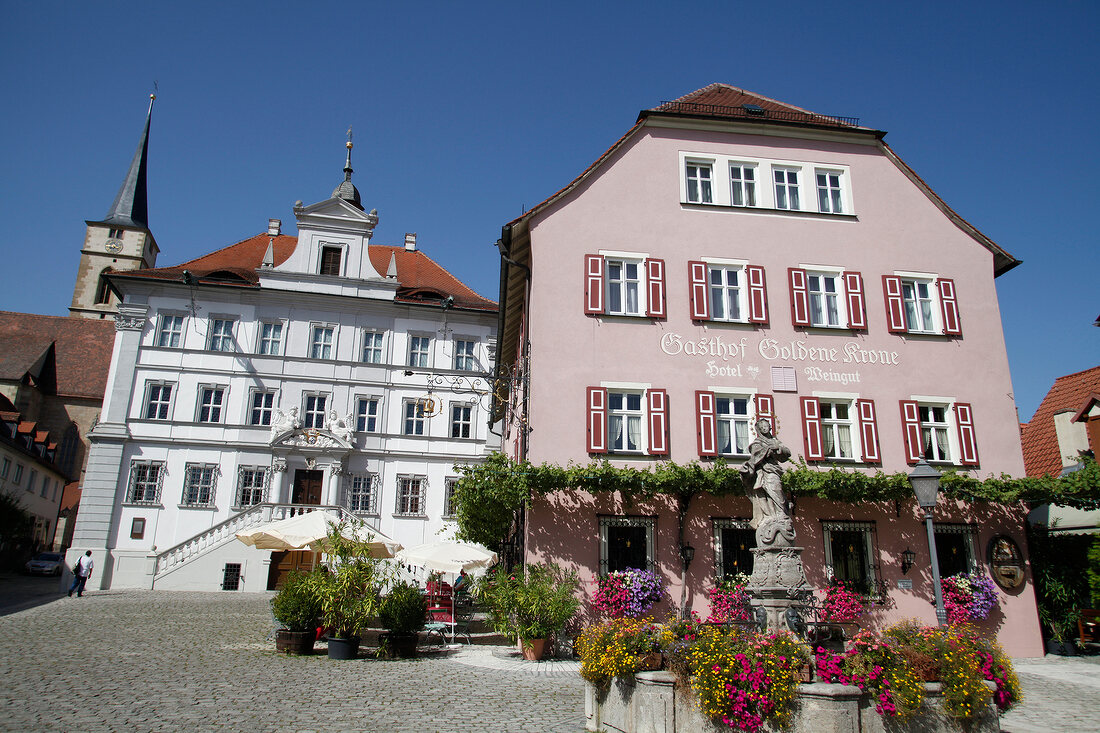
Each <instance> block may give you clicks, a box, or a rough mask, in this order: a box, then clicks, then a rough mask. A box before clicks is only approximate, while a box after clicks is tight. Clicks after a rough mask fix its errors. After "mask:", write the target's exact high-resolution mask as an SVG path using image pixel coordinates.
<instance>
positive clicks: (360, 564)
mask: <svg viewBox="0 0 1100 733" xmlns="http://www.w3.org/2000/svg"><path fill="white" fill-rule="evenodd" d="M348 527H349V524H348V523H347V522H340V523H339V524H335V525H333V526H331V527H330V528H329V533H328V536H327V537H326V538H325V541H324V548H325V554H326V556H327V557H328V559H329V563H330V566H331V567H328V568H325V567H322V568H318V569H317V570H314V571H313V572H312V573H310V574H309V576H308V578H309V587H310V589H311V590H312V592H313V594H314V596H315V597H316V598H317V600H318V601H319V603H320V604H321V620H322V622H323V623H324V625H325V626H326V627H328V628H329V630H330V633H331V634H332V635H333V636H335V637H336V638H341V639H351V638H355V637H358V636H359V635H360V633H361V632H362V630H363V629H365V628H367V627H368V626H369V625H370V622H371V620H372V619H373V618H374V617H375V616H376V615H377V614H378V608H379V605H380V602H381V598H380V590H381V588H382V586H383V585H384V584H385V582H386V580H387V576H388V571H387V568H386V566H385V565H384V564H383V563H382V561H381V560H378V559H377V558H375V557H373V556H372V553H371V550H370V547H369V545H368V543H367V542H364V541H359V540H357V539H354V538H353V537H350V536H345V532H346V531H347V529H348ZM355 529H356V532H358V531H359V529H360V528H359V527H356V528H355ZM349 534H351V533H349ZM357 536H358V535H357Z"/></svg>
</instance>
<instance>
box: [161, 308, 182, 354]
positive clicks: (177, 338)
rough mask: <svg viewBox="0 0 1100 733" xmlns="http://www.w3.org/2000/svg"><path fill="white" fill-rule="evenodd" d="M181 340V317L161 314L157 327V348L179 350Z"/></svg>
mask: <svg viewBox="0 0 1100 733" xmlns="http://www.w3.org/2000/svg"><path fill="white" fill-rule="evenodd" d="M182 340H183V316H173V315H169V314H167V313H162V314H161V316H160V325H159V326H158V327H157V346H167V347H169V348H173V349H176V348H179V346H180V343H181V341H182Z"/></svg>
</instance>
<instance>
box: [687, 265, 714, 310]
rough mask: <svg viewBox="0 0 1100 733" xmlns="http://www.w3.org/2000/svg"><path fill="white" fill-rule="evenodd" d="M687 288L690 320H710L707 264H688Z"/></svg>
mask: <svg viewBox="0 0 1100 733" xmlns="http://www.w3.org/2000/svg"><path fill="white" fill-rule="evenodd" d="M688 287H689V290H690V292H691V320H693V321H709V320H710V288H709V285H708V283H707V263H706V262H689V263H688Z"/></svg>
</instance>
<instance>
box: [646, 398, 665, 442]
mask: <svg viewBox="0 0 1100 733" xmlns="http://www.w3.org/2000/svg"><path fill="white" fill-rule="evenodd" d="M648 398H649V454H650V455H651V456H663V455H668V392H667V391H665V390H663V389H651V390H649V392H648Z"/></svg>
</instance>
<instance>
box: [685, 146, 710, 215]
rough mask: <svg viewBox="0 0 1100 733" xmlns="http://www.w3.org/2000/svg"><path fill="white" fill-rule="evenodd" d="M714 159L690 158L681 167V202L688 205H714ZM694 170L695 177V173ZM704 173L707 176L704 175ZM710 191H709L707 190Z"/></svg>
mask: <svg viewBox="0 0 1100 733" xmlns="http://www.w3.org/2000/svg"><path fill="white" fill-rule="evenodd" d="M714 163H715V161H714V159H707V158H699V157H688V158H685V159H684V161H683V163H682V164H681V166H680V170H682V171H683V176H682V177H681V179H680V180H681V185H682V186H683V190H682V194H681V200H682V201H683V202H684V203H686V204H713V203H715V201H714V198H715V196H714V194H715V186H714ZM693 169H694V173H695V174H694V175H693V174H692V173H693ZM703 172H705V173H706V175H705V176H704V175H702V174H703ZM692 183H694V184H695V192H694V195H693V194H692ZM705 189H709V190H705Z"/></svg>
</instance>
